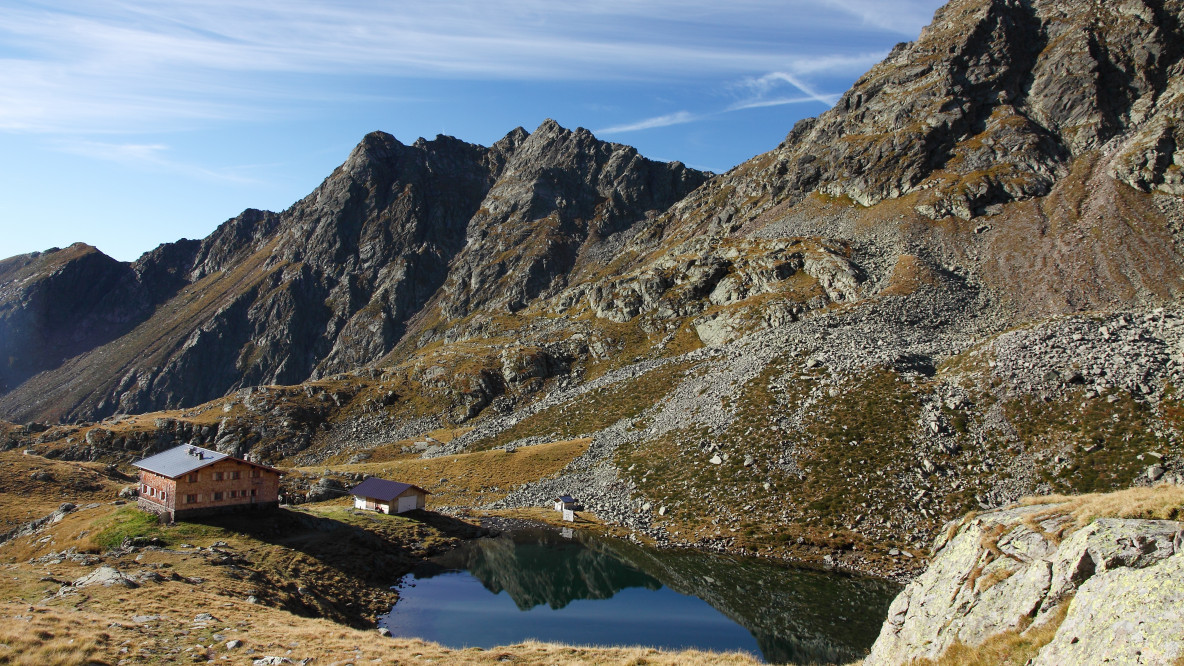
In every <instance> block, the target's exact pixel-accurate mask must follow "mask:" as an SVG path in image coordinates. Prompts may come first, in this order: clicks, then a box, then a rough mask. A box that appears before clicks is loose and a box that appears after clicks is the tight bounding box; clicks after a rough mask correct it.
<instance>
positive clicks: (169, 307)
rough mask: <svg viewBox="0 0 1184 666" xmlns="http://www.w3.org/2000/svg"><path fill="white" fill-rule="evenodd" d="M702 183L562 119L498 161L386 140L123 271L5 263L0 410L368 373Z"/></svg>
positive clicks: (85, 413) (444, 142) (534, 286)
mask: <svg viewBox="0 0 1184 666" xmlns="http://www.w3.org/2000/svg"><path fill="white" fill-rule="evenodd" d="M705 178H706V176H705V174H702V173H700V172H697V171H695V170H693V169H688V168H686V167H684V166H683V165H681V164H678V163H673V164H659V163H656V162H652V161H650V160H646V159H645V158H643V157H641V156H639V155H638V154H637V151H636V150H634V149H633V148H629V147H627V146H621V145H618V144H609V143H605V142H601V141H598V140H597V139H595V138H594V137H593V136H592V135H591V134H590V133H588V132H587V131H586V130H577V131H575V132H572V131H569V130H566V129H564V128H562V127H560V126H559V125H558V124H557V123H555V122H554V121H550V120H549V121H547V122H544V123H543V124H542V125H541V126H540V127H539V128H538V130H536V131H535V132H534V133H533V134H529V133H527V132H526V131H525V130H523V129H522V128H518V129H515V130H514V131H512V132H510V133H509V134H508V135H506V137H505V138H503V139H502V140H500V141H498V142H497V143H495V144H494V145H493V146H491V147H489V148H485V147H482V146H477V145H473V144H468V143H465V142H463V141H459V140H457V139H453V138H451V137H444V136H441V137H438V138H436V139H435V140H433V141H425V140H423V139H420V140H419V141H417V142H415V143H414V144H412V145H404V144H402V143H400V142H399V141H397V140H396V139H395V138H394V137H392V136H390V135H388V134H385V133H382V132H375V133H372V134H369V135H367V136H366V137H365V138H364V139H363V140H362V142H361V143H360V144H359V145H358V146H357V147H356V148H355V149H354V150H353V151H352V152H351V154H350V155H349V157H348V158H347V159H346V161H345V163H344V164H342V166H341V167H339V168H338V169H336V170H335V171H334V173H333V174H332V175H330V176H329V178H327V179H326V180H325V182H324V183H322V184H321V186H320V187H318V188H317V189H316V190H315V191H314V192H313V193H312V194H310V195H309V196H308V197H306V198H305V199H303V200H301V201H299V202H297V203H296V204H294V205H293V206H292V207H291V208H290V209H288V210H287V211H285V212H283V213H280V214H276V213H270V212H266V211H256V210H248V211H245V212H244V213H242V214H241V215H239V216H238V217H236V218H234V219H232V220H229V221H227V222H226V223H224V224H223V225H221V226H220V227H219V228H218V229H217V230H215V231H214V232H213V233H212V234H211V235H210V236H208V237H207V238H205V239H203V240H201V241H188V240H185V241H179V242H177V243H171V244H166V245H163V246H161V247H160V248H158V249H157V250H155V251H153V252H151V253H148V254H146V255H145V256H144V257H142V258H141V259H140V260H138V261H137V262H135V263H134V264H131V265H127V264H121V263H119V262H115V261H114V260H111V259H109V258H107V257H106V256H105V255H102V254H101V253H99V252H97V251H96V250H94V249H93V248H85V247H82V246H73V247H71V248H70V249H69V250H66V251H60V252H51V253H46V254H41V255H37V256H30V255H26V256H23V257H14V258H12V259H9V260H6V261H5V262H4V264H3V265H2V266H0V271H3V273H0V275H2V276H4V277H8V276H11V277H10V278H8V279H6V280H4V287H3V292H0V341H3V342H2V343H0V344H4V345H5V346H6V347H7V348H6V349H0V351H3V352H6V354H5V356H7V357H10V358H13V359H19V361H14V362H13V363H11V364H10V365H9V367H8V368H6V369H5V374H4V375H3V377H2V379H3V384H2V385H3V386H4V387H6V389H7V390H8V391H9V392H10V393H9V394H8V395H7V396H5V397H4V398H3V402H4V404H5V406H4V407H3V408H0V409H3V410H4V412H5V413H7V414H8V415H10V416H12V417H14V418H33V417H39V418H46V417H48V418H58V417H68V418H77V417H95V416H104V415H107V414H111V413H113V412H117V411H119V412H140V411H148V410H153V409H162V408H167V407H172V406H177V405H184V404H196V403H199V402H203V401H205V400H209V399H212V398H216V397H219V396H221V395H224V394H225V393H227V392H229V391H232V390H234V389H236V388H238V387H241V386H250V385H255V384H271V383H289V384H290V383H298V382H300V381H304V380H306V379H309V378H312V377H317V376H321V375H325V374H331V373H333V372H340V371H344V370H348V369H352V368H355V367H358V366H361V365H365V364H366V363H369V362H371V361H373V360H374V359H376V358H380V357H381V356H382V355H384V354H386V353H387V352H389V351H390V350H391V349H392V347H393V346H394V344H395V343H396V342H397V341H398V340H399V339H400V338H401V337H402V336H403V334H404V333H405V331H406V327H407V325H408V323H409V320H410V319H411V317H412V316H414V315H415V314H417V313H419V312H420V310H421V309H422V308H423V307H424V305H425V304H426V303H427V302H428V300H429V299H431V298H432V297H433V295H435V294H436V293H437V291H438V290H440V289H441V287H443V286H445V285H446V283H447V288H446V290H445V292H444V293H443V295H442V296H441V297H440V298H439V302H438V305H437V306H436V307H437V308H438V309H439V310H441V311H443V312H444V313H445V314H446V316H448V317H460V316H464V315H465V314H467V313H469V312H471V311H474V310H477V309H480V308H483V307H495V308H503V309H506V310H508V311H513V310H514V309H515V308H520V307H521V306H522V304H523V303H524V302H525V301H526V300H529V299H531V298H534V297H535V296H537V295H538V294H539V293H541V292H542V291H544V290H546V289H548V288H553V286H554V285H553V283H555V281H556V280H558V281H559V283H562V281H563V278H564V276H565V275H566V274H567V272H568V271H569V270H570V269H571V267H572V266H573V264H574V263H575V261H576V257H577V256H578V255H579V253H580V251H581V249H582V248H583V246H584V244H585V243H586V242H587V241H588V240H589V239H590V238H591V239H595V238H598V237H601V236H604V235H608V234H611V233H613V232H615V231H618V230H620V229H622V228H625V227H627V226H628V225H630V224H632V223H634V222H636V221H637V220H640V219H644V218H645V216H646V215H647V214H651V215H652V214H654V213H656V212H660V211H662V210H664V209H666V208H667V207H669V206H670V205H671V204H672V203H674V202H675V201H677V200H678V199H680V198H682V197H683V196H685V195H686V194H687V193H689V192H690V191H691V190H692V189H694V188H695V187H697V186H698V185H699V184H701V183H702V182H703V181H704V180H705ZM486 239H488V240H487V241H486V242H482V241H483V240H486ZM544 244H545V245H544ZM26 276H31V277H26ZM68 276H74V277H68ZM66 280H70V282H69V283H68V284H65V285H63V284H62V283H63V282H64V281H66ZM559 283H555V284H559ZM71 285H74V286H71ZM78 285H82V286H84V287H85V289H83V288H82V287H81V286H78ZM75 299H77V301H78V302H75ZM79 315H81V316H79ZM92 320H94V322H96V323H91V321H92ZM44 341H50V344H44ZM67 359H71V360H69V361H68V362H66V361H67ZM63 362H66V364H65V365H62V363H63ZM38 372H45V373H46V374H44V375H43V376H41V377H38V378H37V379H35V380H33V381H32V383H30V384H28V386H27V387H26V389H25V390H22V388H21V387H22V383H23V382H25V381H26V380H28V379H29V378H30V377H31V376H32V375H34V374H36V373H38Z"/></svg>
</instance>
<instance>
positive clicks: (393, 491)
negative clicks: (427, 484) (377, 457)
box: [349, 476, 431, 502]
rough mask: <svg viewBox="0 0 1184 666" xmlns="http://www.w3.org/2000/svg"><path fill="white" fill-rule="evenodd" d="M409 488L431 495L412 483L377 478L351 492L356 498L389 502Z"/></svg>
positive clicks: (360, 484) (367, 480) (359, 485)
mask: <svg viewBox="0 0 1184 666" xmlns="http://www.w3.org/2000/svg"><path fill="white" fill-rule="evenodd" d="M408 488H414V489H416V490H418V491H419V492H421V493H423V494H425V495H430V494H431V493H429V492H428V491H426V490H424V489H423V488H420V487H419V486H415V485H412V484H410V483H399V482H398V481H387V480H386V479H380V478H378V477H376V476H372V477H370V478H369V479H366V480H365V481H363V482H361V483H359V484H358V485H356V486H354V489H353V490H351V491H349V492H350V494H351V495H353V496H354V497H366V498H368V499H376V500H382V501H383V502H389V501H391V500H393V499H395V498H396V497H398V496H399V495H402V494H403V493H404V492H406V490H407V489H408Z"/></svg>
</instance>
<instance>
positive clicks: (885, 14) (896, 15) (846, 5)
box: [823, 0, 943, 39]
mask: <svg viewBox="0 0 1184 666" xmlns="http://www.w3.org/2000/svg"><path fill="white" fill-rule="evenodd" d="M823 4H824V5H825V6H828V7H833V8H835V9H838V10H839V11H842V12H845V13H846V14H848V15H850V16H852V17H854V18H857V19H859V20H860V22H861V23H863V24H864V25H870V26H875V27H877V28H882V29H884V30H888V31H891V32H895V33H897V34H900V35H902V36H906V37H908V38H910V39H911V38H913V37H916V35H917V30H918V28H920V26H922V25H925V24H926V23H928V22H929V19H930V18H932V17H933V12H934V10H935V9H937V7H938V6H939V5H940V4H943V3H934V2H930V1H928V0H893V1H892V2H884V0H823Z"/></svg>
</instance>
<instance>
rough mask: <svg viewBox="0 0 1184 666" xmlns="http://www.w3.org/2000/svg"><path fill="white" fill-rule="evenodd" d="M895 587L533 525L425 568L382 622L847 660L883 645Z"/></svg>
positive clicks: (473, 642) (493, 636) (474, 634)
mask: <svg viewBox="0 0 1184 666" xmlns="http://www.w3.org/2000/svg"><path fill="white" fill-rule="evenodd" d="M897 590H898V588H897V587H896V586H894V585H892V584H889V583H883V582H879V581H866V580H857V579H852V578H849V577H845V576H837V575H832V574H826V573H821V572H814V571H806V570H800V569H791V568H786V567H781V566H776V565H770V564H767V563H764V562H761V561H758V560H754V559H751V558H735V557H728V556H721V555H713V554H707V553H701V552H698V551H689V550H667V551H663V550H654V549H650V548H645V547H641V546H637V545H635V544H632V543H629V542H627V541H620V540H616V539H605V538H600V537H595V536H592V535H588V534H586V533H583V532H581V531H578V530H577V531H576V532H575V533H574V534H573V536H572V538H564V537H563V536H561V535H560V534H559V533H558V532H556V531H552V530H549V529H528V530H516V531H514V532H512V533H503V534H502V535H501V536H498V537H495V538H487V539H479V540H476V541H471V542H468V543H466V544H465V545H463V546H462V547H461V548H458V549H456V550H454V551H452V552H450V553H447V554H446V555H443V556H440V557H437V558H434V559H433V560H432V561H431V562H429V563H427V564H426V565H424V566H422V567H420V568H418V569H417V570H416V571H415V572H414V573H413V574H412V575H411V576H409V577H408V578H407V579H405V580H404V584H403V587H402V589H401V590H400V595H401V598H400V600H399V603H398V604H396V605H395V607H394V609H393V610H392V611H391V613H390V615H388V616H387V617H386V619H385V621H384V622H383V623H382V624H383V626H386V627H387V628H389V629H390V630H391V632H392V633H393V634H394V635H396V636H408V637H418V638H424V639H426V640H432V641H437V642H440V643H443V644H445V645H451V646H454V647H468V646H478V647H493V646H495V645H506V644H512V643H517V642H521V641H523V640H526V639H528V638H534V639H538V640H543V641H556V642H565V643H573V644H583V645H648V646H655V647H666V648H689V647H698V648H703V649H711V650H745V651H749V652H753V653H757V654H760V655H763V657H764V658H765V659H766V660H768V661H772V662H779V663H784V662H790V663H845V662H848V661H851V660H853V659H857V658H859V657H860V656H862V655H863V654H864V652H865V651H866V649H867V648H868V647H870V645H871V643H872V642H873V641H874V640H875V637H876V634H877V633H878V631H879V627H880V624H881V623H882V621H883V619H884V617H885V615H886V613H887V608H888V603H889V602H890V601H891V599H892V596H893V595H894V594H895V593H896V591H897ZM503 592H504V594H503Z"/></svg>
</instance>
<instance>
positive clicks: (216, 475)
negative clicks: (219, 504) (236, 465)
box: [214, 472, 222, 481]
mask: <svg viewBox="0 0 1184 666" xmlns="http://www.w3.org/2000/svg"><path fill="white" fill-rule="evenodd" d="M214 480H215V481H221V480H222V472H214Z"/></svg>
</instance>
